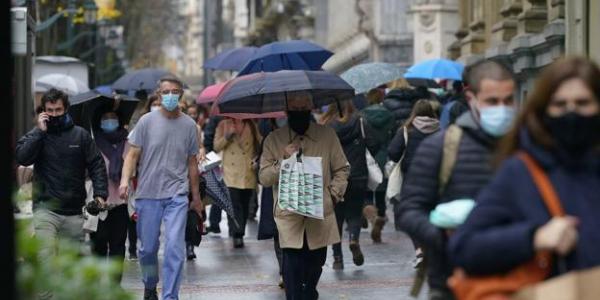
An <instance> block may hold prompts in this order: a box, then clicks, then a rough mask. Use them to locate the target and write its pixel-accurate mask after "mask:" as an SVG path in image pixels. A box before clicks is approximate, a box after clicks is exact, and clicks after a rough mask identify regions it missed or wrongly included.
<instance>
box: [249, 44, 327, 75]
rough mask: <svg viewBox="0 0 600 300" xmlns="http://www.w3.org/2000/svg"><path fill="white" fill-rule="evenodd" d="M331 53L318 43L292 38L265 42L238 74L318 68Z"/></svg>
mask: <svg viewBox="0 0 600 300" xmlns="http://www.w3.org/2000/svg"><path fill="white" fill-rule="evenodd" d="M332 55H333V53H332V52H331V51H329V50H327V49H325V48H323V47H321V46H319V45H316V44H313V43H310V42H307V41H303V40H292V41H285V42H273V43H270V44H266V45H264V46H262V47H260V48H258V50H257V51H256V53H255V54H254V55H253V56H252V58H250V61H249V62H248V64H246V66H244V68H243V69H242V70H241V71H240V72H239V73H238V76H242V75H247V74H251V73H256V72H261V71H264V72H275V71H279V70H320V69H321V66H322V65H323V63H325V61H327V60H328V59H329V57H331V56H332Z"/></svg>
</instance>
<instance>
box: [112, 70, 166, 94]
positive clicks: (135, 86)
mask: <svg viewBox="0 0 600 300" xmlns="http://www.w3.org/2000/svg"><path fill="white" fill-rule="evenodd" d="M165 75H173V74H171V73H170V72H168V71H166V70H162V69H152V68H146V69H140V70H135V71H133V72H130V73H127V74H125V75H123V76H121V78H119V79H117V81H115V83H113V85H112V89H113V90H115V91H137V90H145V91H148V92H153V91H155V90H156V89H157V88H158V81H159V80H160V78H161V77H163V76H165Z"/></svg>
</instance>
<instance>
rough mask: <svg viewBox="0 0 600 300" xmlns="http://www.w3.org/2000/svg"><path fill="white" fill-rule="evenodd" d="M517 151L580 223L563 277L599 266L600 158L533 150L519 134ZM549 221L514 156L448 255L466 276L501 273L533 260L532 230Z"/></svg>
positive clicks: (529, 141)
mask: <svg viewBox="0 0 600 300" xmlns="http://www.w3.org/2000/svg"><path fill="white" fill-rule="evenodd" d="M521 148H522V150H524V151H525V152H527V153H529V154H530V155H531V156H533V158H534V159H535V160H536V161H537V162H538V163H539V164H540V166H541V167H542V168H543V169H544V170H545V171H546V173H547V175H548V177H549V178H550V181H551V182H552V184H553V186H554V189H555V190H556V192H557V193H558V196H559V198H560V200H561V204H562V206H563V208H564V210H565V212H566V213H567V215H571V216H575V217H577V218H578V219H579V225H578V226H577V229H578V233H579V239H578V242H577V246H576V247H575V250H574V251H573V252H571V253H570V254H569V255H568V256H566V257H565V259H564V262H565V264H564V265H565V266H566V270H562V271H563V272H564V271H572V270H581V269H587V268H592V267H595V266H600V231H599V230H598V228H600V218H599V217H598V216H600V201H598V200H599V199H600V198H599V197H598V191H599V188H600V152H598V151H596V152H589V153H588V154H587V155H582V156H578V157H577V158H571V156H569V155H567V154H565V153H561V152H557V151H552V152H551V151H549V150H548V149H545V148H542V147H541V146H539V145H537V144H535V143H534V142H533V141H532V139H531V138H530V135H529V134H528V132H527V131H526V130H522V131H521ZM549 220H550V214H549V213H548V209H547V208H546V206H545V205H544V203H543V200H542V198H541V196H540V193H539V191H538V190H537V187H536V186H535V184H534V182H533V179H532V177H531V176H530V174H529V171H528V170H527V169H526V167H525V164H524V163H523V162H522V161H521V160H520V159H518V158H517V157H514V156H513V157H511V158H509V159H508V160H506V161H505V162H504V163H503V164H502V166H501V167H500V169H499V170H498V173H497V174H496V176H495V177H494V179H493V180H492V182H491V184H490V185H489V186H487V187H486V188H485V189H484V190H483V191H482V192H481V194H480V195H479V196H478V197H477V206H476V207H475V209H474V210H473V212H471V214H470V215H469V217H468V219H467V221H466V222H465V224H464V225H463V226H462V227H460V228H459V229H458V231H457V232H456V233H455V234H454V235H453V236H452V239H451V241H450V245H449V251H450V255H451V257H452V258H453V261H454V262H455V263H456V264H457V265H459V266H461V267H463V268H464V269H465V270H466V271H467V272H469V273H473V274H490V273H498V272H505V271H507V270H510V269H512V268H514V267H516V266H518V265H520V264H522V263H525V262H527V261H529V260H531V259H532V258H533V256H534V249H533V236H534V233H535V230H536V229H537V228H539V227H540V226H542V225H543V224H545V223H546V222H548V221H549ZM556 265H558V264H555V266H556ZM557 274H558V270H557V269H556V268H555V270H554V275H557Z"/></svg>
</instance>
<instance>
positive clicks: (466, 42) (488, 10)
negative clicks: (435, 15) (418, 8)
mask: <svg viewBox="0 0 600 300" xmlns="http://www.w3.org/2000/svg"><path fill="white" fill-rule="evenodd" d="M458 4H459V7H458V9H459V15H460V17H461V20H460V28H459V29H458V30H457V31H456V32H455V34H454V35H455V41H454V42H453V43H452V44H451V45H450V47H448V49H447V50H448V52H447V55H448V57H449V58H451V59H456V60H459V61H461V62H463V63H465V64H466V65H469V64H472V63H474V62H477V61H479V60H482V59H495V60H499V61H502V62H504V63H506V64H507V65H509V66H511V67H512V69H513V71H514V72H515V74H516V76H517V78H518V83H519V89H518V92H517V96H518V98H519V99H525V98H526V96H527V93H528V91H530V90H531V89H532V88H533V83H534V80H535V74H537V72H539V70H540V69H541V68H543V67H544V66H546V65H548V64H550V63H552V62H553V61H554V60H556V59H557V58H559V57H561V56H563V55H565V53H567V54H582V55H587V56H591V57H594V56H595V58H596V59H598V58H599V57H598V56H599V55H600V54H599V53H600V46H599V45H598V42H597V41H594V40H592V38H591V37H592V36H594V34H596V35H597V34H599V33H600V24H599V23H598V22H599V20H598V19H599V17H600V1H595V0H486V1H480V0H460V1H459V3H458Z"/></svg>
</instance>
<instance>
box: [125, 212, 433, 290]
mask: <svg viewBox="0 0 600 300" xmlns="http://www.w3.org/2000/svg"><path fill="white" fill-rule="evenodd" d="M390 217H391V215H390ZM226 223H227V222H225V221H224V222H221V230H222V233H221V235H215V234H212V233H211V234H209V235H207V236H204V237H203V240H202V243H201V244H200V247H199V248H196V255H197V256H198V258H197V259H196V260H195V261H193V262H191V261H188V262H186V266H185V270H184V275H183V279H182V280H183V281H182V284H181V291H180V299H181V300H191V299H194V300H205V299H206V300H208V299H211V300H221V299H223V300H225V299H239V300H254V299H261V300H275V299H284V298H285V297H284V292H283V290H281V289H279V287H278V286H277V283H278V280H279V275H278V270H277V260H276V259H275V255H274V252H273V240H266V241H258V240H256V228H257V225H258V223H257V222H250V223H248V228H247V235H246V239H245V245H246V247H245V248H243V249H233V247H232V246H231V240H230V239H229V238H227V228H226ZM383 242H384V243H382V244H378V245H376V244H373V242H372V241H371V238H370V235H369V231H367V230H366V229H363V231H362V233H361V247H362V249H363V253H364V254H365V264H364V265H363V266H360V267H357V266H355V265H354V264H353V263H352V255H351V254H350V252H349V250H348V246H347V244H345V245H344V247H343V248H344V258H345V261H344V263H345V265H344V270H343V271H335V270H333V269H332V267H331V265H332V263H333V258H332V255H331V250H329V253H328V257H327V262H326V264H325V266H324V268H323V276H322V277H321V281H320V282H319V286H318V290H319V293H320V299H353V300H354V299H356V300H363V299H364V300H367V299H368V300H379V299H413V298H412V297H410V296H409V291H410V288H411V284H412V280H413V274H414V272H413V270H414V269H413V267H412V259H413V256H414V252H413V248H412V247H413V246H412V243H411V241H410V239H409V238H408V237H407V236H406V235H404V234H403V233H400V232H396V231H394V229H393V224H392V223H388V224H387V225H386V227H385V230H384V233H383ZM159 256H162V248H161V252H160V254H159ZM125 264H126V267H125V268H126V270H125V275H124V279H123V286H124V287H125V289H127V290H130V291H132V292H134V293H135V294H136V295H139V296H141V295H142V293H143V285H142V282H141V279H140V274H141V273H140V267H139V264H138V262H132V261H128V260H127V261H126V262H125ZM160 284H161V283H159V287H160ZM425 294H426V291H425V290H423V292H422V293H421V297H420V299H425V298H426V297H424V296H425Z"/></svg>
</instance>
